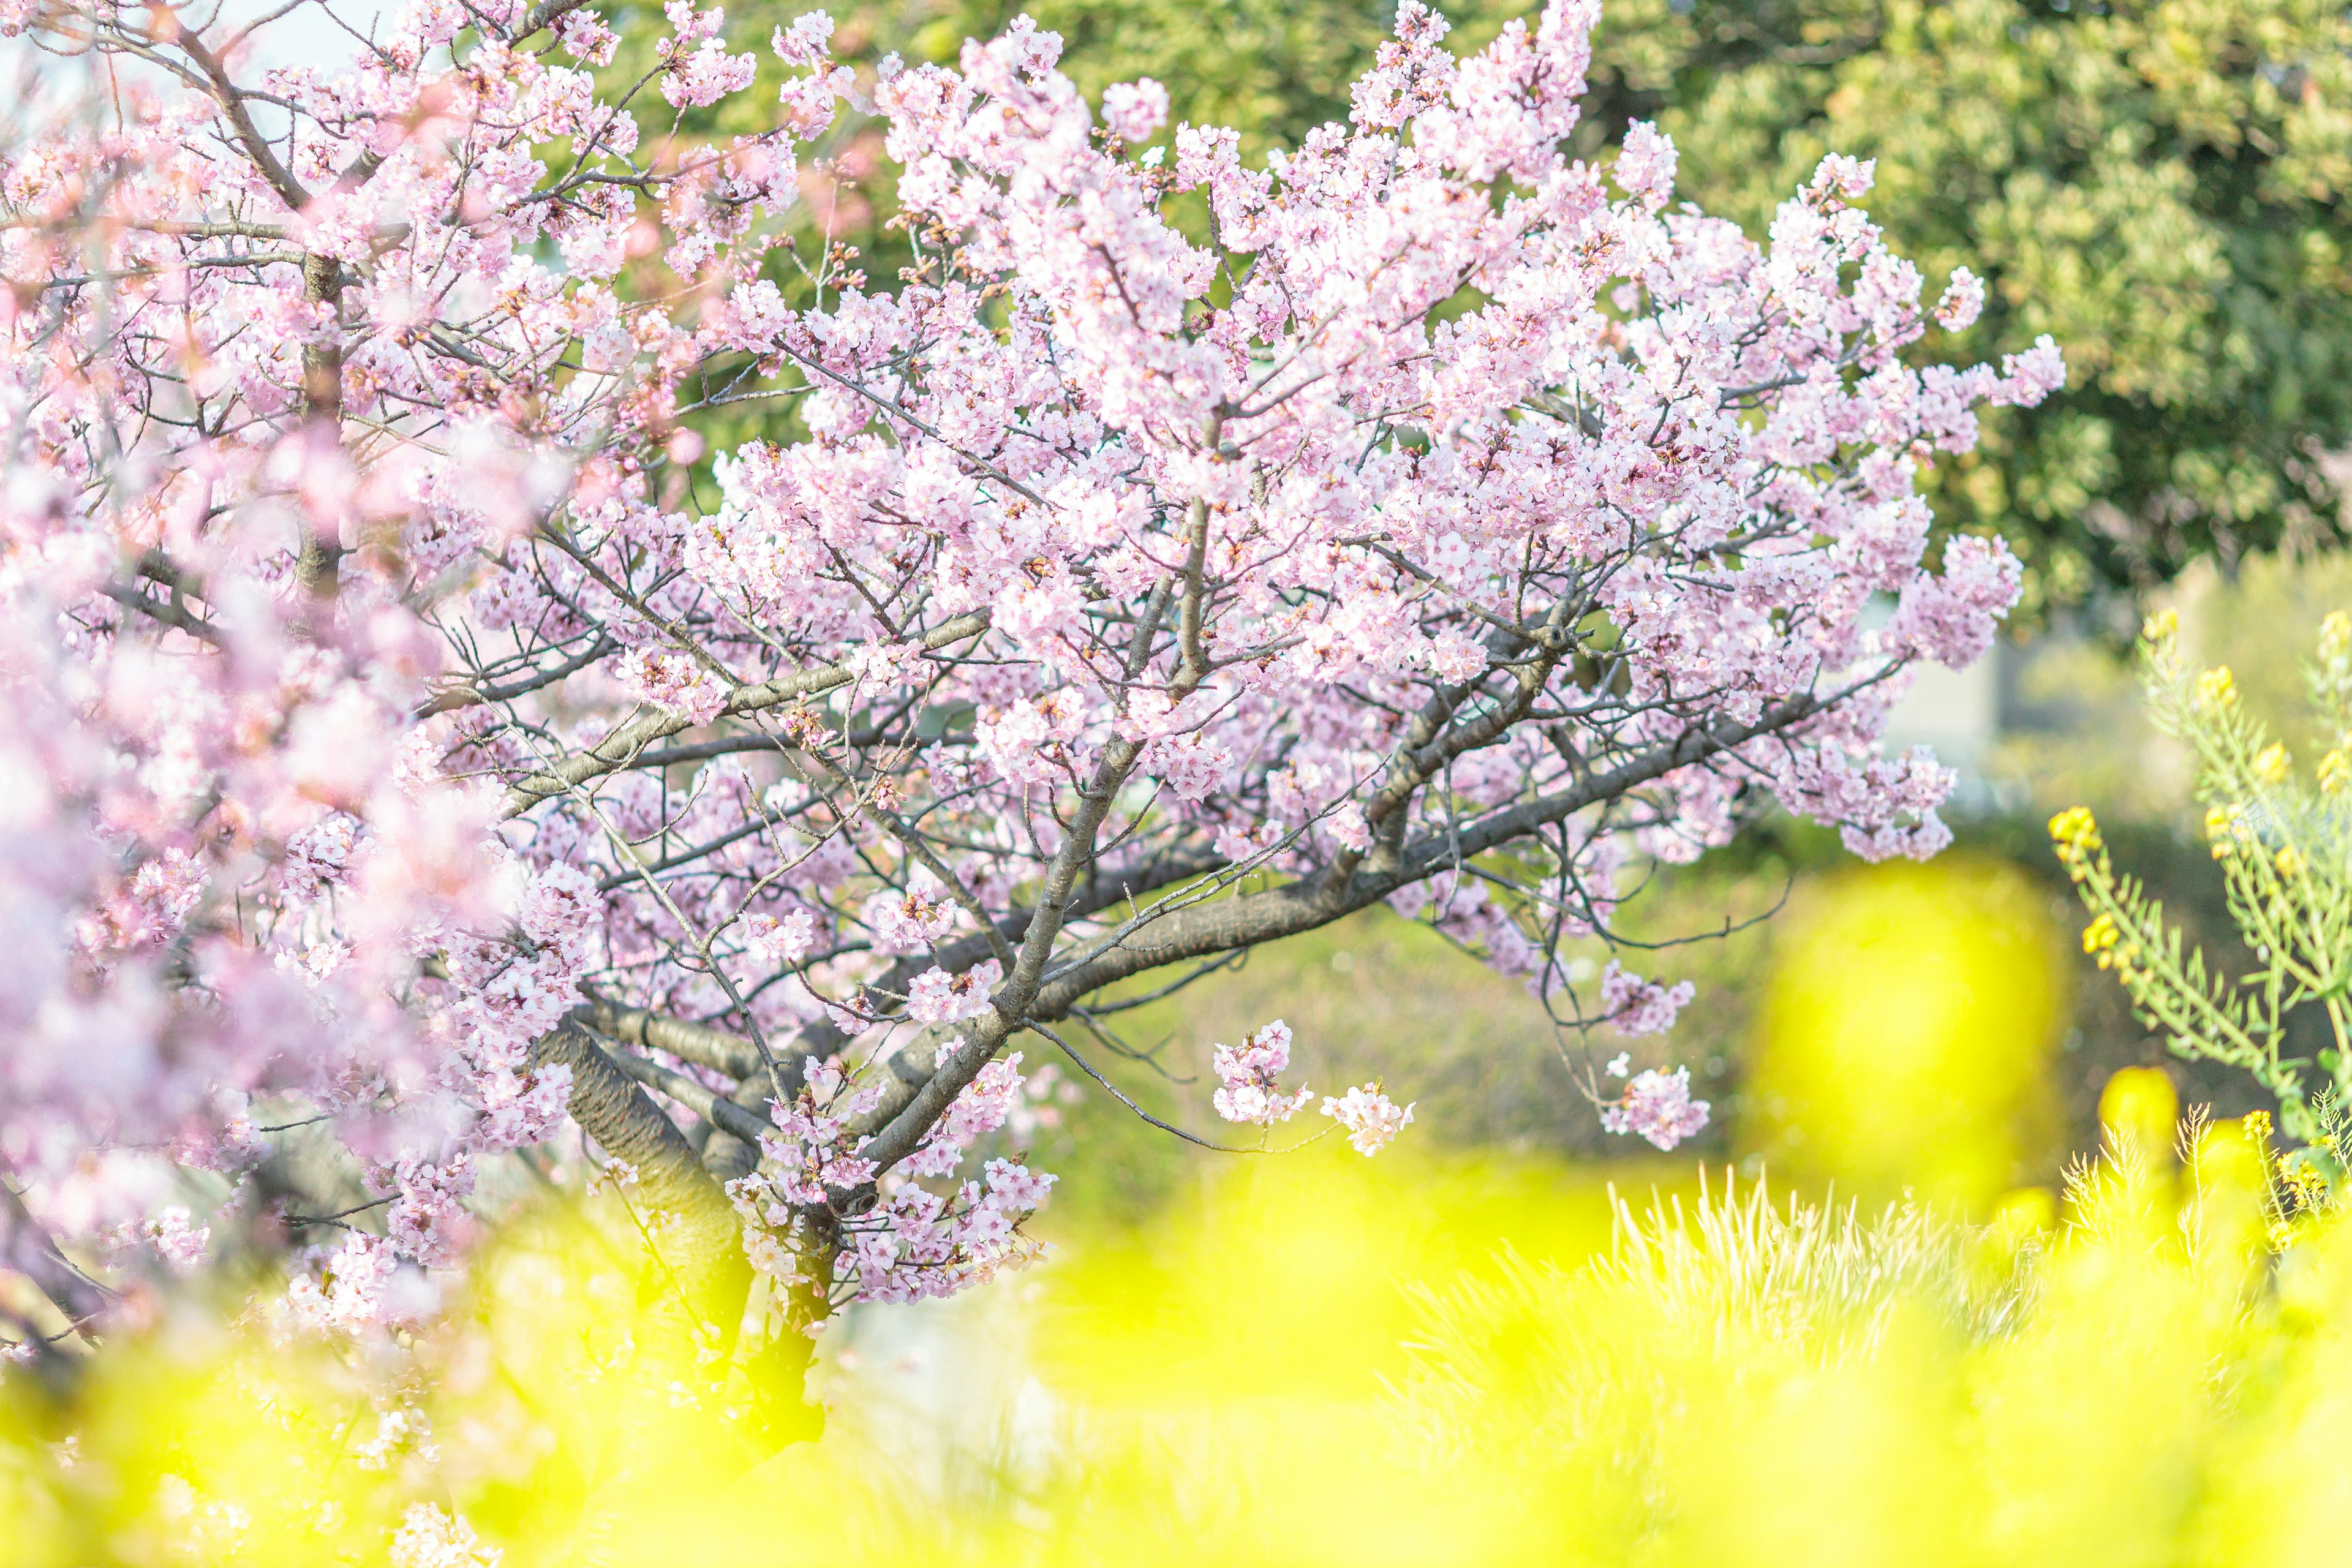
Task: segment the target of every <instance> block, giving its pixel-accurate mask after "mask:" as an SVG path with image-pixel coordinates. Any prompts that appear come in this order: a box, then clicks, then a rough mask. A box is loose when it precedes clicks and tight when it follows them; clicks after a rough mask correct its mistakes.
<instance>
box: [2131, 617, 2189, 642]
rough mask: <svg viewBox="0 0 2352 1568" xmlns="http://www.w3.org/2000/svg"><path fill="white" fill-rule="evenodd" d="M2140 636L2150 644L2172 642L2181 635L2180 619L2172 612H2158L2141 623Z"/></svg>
mask: <svg viewBox="0 0 2352 1568" xmlns="http://www.w3.org/2000/svg"><path fill="white" fill-rule="evenodd" d="M2139 635H2140V636H2141V637H2145V638H2147V640H2148V641H2149V642H2155V643H2162V642H2170V641H2171V640H2172V639H2173V638H2174V637H2179V635H2180V617H2179V615H2177V614H2176V613H2174V612H2173V611H2171V610H2158V611H2157V612H2156V614H2154V615H2152V616H2148V618H2147V620H2145V621H2143V622H2141V623H2140V628H2139Z"/></svg>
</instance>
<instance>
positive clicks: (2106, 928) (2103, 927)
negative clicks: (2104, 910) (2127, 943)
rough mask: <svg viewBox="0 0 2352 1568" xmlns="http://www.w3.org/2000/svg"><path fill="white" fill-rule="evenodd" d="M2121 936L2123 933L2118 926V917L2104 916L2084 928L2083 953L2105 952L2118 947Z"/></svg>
mask: <svg viewBox="0 0 2352 1568" xmlns="http://www.w3.org/2000/svg"><path fill="white" fill-rule="evenodd" d="M2121 934H2122V932H2121V931H2119V930H2118V929H2117V928H2116V917H2115V916H2113V915H2110V914H2102V915H2101V916H2100V917H2099V918H2098V919H2097V920H2095V921H2092V922H2091V923H2090V924H2089V925H2086V926H2084V928H2083V951H2084V952H2105V951H2106V950H2107V949H2108V948H2111V947H2113V946H2115V945H2116V939H2117V938H2118V937H2119V936H2120V935H2121Z"/></svg>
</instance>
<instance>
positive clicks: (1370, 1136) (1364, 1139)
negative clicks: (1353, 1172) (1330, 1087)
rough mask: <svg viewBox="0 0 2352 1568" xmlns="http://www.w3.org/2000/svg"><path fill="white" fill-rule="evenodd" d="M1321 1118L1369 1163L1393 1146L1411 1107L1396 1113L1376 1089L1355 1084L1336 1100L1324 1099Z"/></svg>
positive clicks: (1393, 1106)
mask: <svg viewBox="0 0 2352 1568" xmlns="http://www.w3.org/2000/svg"><path fill="white" fill-rule="evenodd" d="M1323 1114H1324V1115H1326V1116H1328V1117H1330V1118H1331V1119H1332V1120H1333V1121H1337V1122H1338V1123H1339V1125H1340V1127H1341V1128H1342V1129H1344V1130H1345V1131H1346V1132H1347V1134H1348V1142H1349V1143H1351V1144H1353V1145H1354V1146H1355V1150H1356V1152H1357V1153H1359V1154H1361V1155H1363V1156H1364V1157H1365V1158H1367V1159H1370V1157H1371V1156H1372V1155H1374V1154H1377V1153H1379V1152H1381V1150H1383V1149H1385V1148H1387V1147H1388V1146H1389V1145H1390V1144H1391V1143H1392V1142H1395V1141H1396V1135H1397V1134H1398V1133H1399V1132H1402V1131H1404V1129H1405V1127H1406V1126H1407V1125H1408V1124H1409V1123H1411V1122H1412V1106H1410V1105H1407V1106H1405V1107H1403V1108H1402V1109H1399V1108H1398V1107H1397V1106H1396V1105H1395V1104H1393V1103H1392V1102H1391V1100H1389V1097H1388V1096H1387V1095H1385V1094H1382V1093H1381V1091H1380V1089H1379V1087H1378V1086H1377V1085H1373V1084H1358V1085H1357V1086H1356V1087H1355V1088H1353V1089H1349V1091H1348V1092H1347V1093H1345V1094H1343V1095H1340V1096H1339V1097H1337V1098H1336V1099H1335V1098H1332V1097H1329V1096H1326V1097H1325V1099H1324V1101H1323Z"/></svg>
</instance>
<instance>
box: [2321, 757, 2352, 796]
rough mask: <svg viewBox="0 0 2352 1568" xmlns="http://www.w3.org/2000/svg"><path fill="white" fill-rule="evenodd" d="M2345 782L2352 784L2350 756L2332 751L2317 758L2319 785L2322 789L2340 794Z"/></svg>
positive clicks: (2330, 793) (2329, 792)
mask: <svg viewBox="0 0 2352 1568" xmlns="http://www.w3.org/2000/svg"><path fill="white" fill-rule="evenodd" d="M2347 784H2352V757H2347V756H2346V755H2345V754H2344V752H2341V751H2334V752H2328V753H2327V754H2326V756H2324V757H2322V758H2320V759H2319V787H2320V788H2321V789H2322V790H2323V791H2325V792H2326V793H2327V794H2329V795H2341V794H2343V793H2344V786H2345V785H2347Z"/></svg>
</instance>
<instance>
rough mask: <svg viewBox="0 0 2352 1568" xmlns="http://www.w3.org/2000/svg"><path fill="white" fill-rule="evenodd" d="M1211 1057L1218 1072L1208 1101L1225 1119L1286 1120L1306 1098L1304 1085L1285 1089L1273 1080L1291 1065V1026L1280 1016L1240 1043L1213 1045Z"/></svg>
mask: <svg viewBox="0 0 2352 1568" xmlns="http://www.w3.org/2000/svg"><path fill="white" fill-rule="evenodd" d="M1210 1061H1211V1064H1212V1065H1213V1067H1214V1068H1215V1069H1216V1074H1217V1090H1216V1093H1215V1094H1213V1096H1211V1097H1210V1099H1211V1103H1212V1104H1213V1105H1214V1106H1215V1107H1216V1111H1217V1114H1218V1115H1220V1116H1222V1117H1223V1118H1224V1119H1225V1120H1226V1121H1244V1122H1249V1123H1252V1124H1254V1125H1256V1126H1260V1127H1264V1126H1267V1125H1270V1124H1272V1123H1274V1122H1276V1121H1289V1120H1290V1119H1291V1118H1292V1117H1293V1116H1295V1115H1297V1113H1298V1110H1299V1108H1300V1107H1301V1106H1303V1105H1305V1104H1306V1103H1307V1099H1308V1098H1309V1095H1308V1090H1307V1089H1306V1087H1305V1086H1304V1085H1302V1086H1300V1087H1299V1088H1298V1089H1297V1090H1295V1091H1292V1092H1288V1093H1286V1092H1284V1091H1282V1090H1280V1089H1276V1087H1275V1082H1274V1080H1275V1079H1276V1078H1278V1077H1280V1076H1281V1075H1282V1074H1283V1073H1284V1072H1285V1071H1286V1070H1288V1068H1289V1067H1290V1026H1289V1025H1287V1024H1286V1023H1284V1022H1283V1021H1282V1020H1281V1019H1279V1018H1276V1020H1275V1021H1274V1022H1273V1023H1271V1024H1268V1025H1266V1026H1265V1027H1264V1028H1262V1029H1259V1030H1257V1031H1256V1032H1255V1033H1254V1034H1252V1035H1250V1036H1249V1037H1247V1038H1246V1039H1244V1040H1243V1041H1242V1043H1241V1044H1240V1045H1239V1046H1218V1047H1214V1049H1213V1050H1212V1051H1211V1053H1210Z"/></svg>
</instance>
